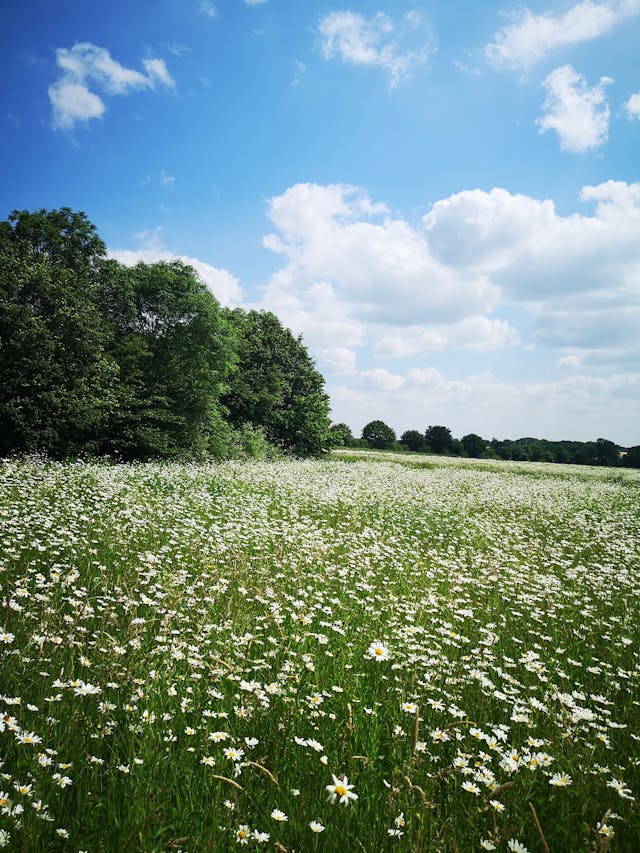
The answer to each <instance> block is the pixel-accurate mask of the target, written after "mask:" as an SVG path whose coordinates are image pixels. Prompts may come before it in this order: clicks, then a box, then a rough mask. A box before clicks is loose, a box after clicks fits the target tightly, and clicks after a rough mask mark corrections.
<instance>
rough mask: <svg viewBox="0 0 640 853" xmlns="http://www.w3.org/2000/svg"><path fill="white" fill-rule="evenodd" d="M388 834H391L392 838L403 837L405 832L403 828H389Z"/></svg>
mask: <svg viewBox="0 0 640 853" xmlns="http://www.w3.org/2000/svg"><path fill="white" fill-rule="evenodd" d="M387 835H390V836H391V837H392V838H401V837H402V836H403V835H404V832H403V831H402V830H401V829H394V828H393V827H392V828H391V829H388V830H387Z"/></svg>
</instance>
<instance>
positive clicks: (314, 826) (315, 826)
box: [309, 820, 324, 832]
mask: <svg viewBox="0 0 640 853" xmlns="http://www.w3.org/2000/svg"><path fill="white" fill-rule="evenodd" d="M309 829H310V830H311V832H324V826H323V825H322V824H321V823H320V821H319V820H311V821H309Z"/></svg>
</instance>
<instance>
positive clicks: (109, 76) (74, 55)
mask: <svg viewBox="0 0 640 853" xmlns="http://www.w3.org/2000/svg"><path fill="white" fill-rule="evenodd" d="M56 63H57V65H58V68H59V69H60V70H61V72H62V73H61V76H60V78H59V79H58V80H57V81H56V82H55V83H53V84H52V85H51V86H50V87H49V100H50V101H51V106H52V108H53V119H52V124H53V127H55V128H57V129H61V130H72V129H73V127H74V126H75V124H76V122H87V121H89V120H90V119H92V118H100V117H101V116H102V115H103V114H104V111H105V109H106V108H105V105H104V101H103V99H102V97H101V96H100V95H98V94H96V93H95V92H93V91H91V89H90V88H89V86H90V85H91V86H93V87H97V88H98V89H99V90H100V91H101V94H102V95H126V94H128V93H129V92H131V91H135V90H139V89H153V88H154V87H155V85H156V83H159V84H161V85H163V86H165V87H167V88H173V87H174V85H175V83H174V81H173V78H172V77H171V75H170V73H169V71H168V69H167V66H166V64H165V62H164V60H162V59H154V58H150V59H146V60H144V61H143V66H144V68H145V71H146V74H142V73H141V72H140V71H136V70H135V69H133V68H127V67H126V66H124V65H121V64H120V63H119V62H117V61H116V60H115V59H113V58H112V57H111V54H110V53H109V51H108V50H106V49H105V48H103V47H97V46H96V45H94V44H90V43H89V42H82V43H77V44H75V45H74V46H73V47H72V48H70V49H67V48H59V49H58V50H56Z"/></svg>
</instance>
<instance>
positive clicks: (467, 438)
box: [460, 432, 487, 459]
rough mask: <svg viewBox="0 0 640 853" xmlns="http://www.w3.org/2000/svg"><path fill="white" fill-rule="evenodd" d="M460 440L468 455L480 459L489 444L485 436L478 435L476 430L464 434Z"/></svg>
mask: <svg viewBox="0 0 640 853" xmlns="http://www.w3.org/2000/svg"><path fill="white" fill-rule="evenodd" d="M460 442H461V444H462V447H463V449H464V452H465V453H466V454H467V456H470V457H472V458H473V459H479V458H480V457H481V456H482V454H483V452H484V450H485V448H486V446H487V442H486V441H485V440H484V438H481V437H480V436H479V435H476V433H475V432H470V433H469V434H468V435H463V436H462V438H461V439H460Z"/></svg>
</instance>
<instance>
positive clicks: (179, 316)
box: [100, 261, 234, 458]
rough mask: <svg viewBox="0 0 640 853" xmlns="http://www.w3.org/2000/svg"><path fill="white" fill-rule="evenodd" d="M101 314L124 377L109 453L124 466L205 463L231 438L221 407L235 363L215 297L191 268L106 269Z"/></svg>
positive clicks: (107, 440) (108, 435) (112, 265)
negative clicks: (179, 458) (163, 460)
mask: <svg viewBox="0 0 640 853" xmlns="http://www.w3.org/2000/svg"><path fill="white" fill-rule="evenodd" d="M100 307H101V310H102V314H103V317H104V319H105V323H106V325H107V327H108V330H109V353H110V355H111V356H112V357H113V359H114V361H115V362H116V363H117V364H118V367H119V370H120V377H119V382H118V385H117V402H118V405H117V408H116V409H115V411H114V412H113V414H112V416H111V419H110V421H109V423H108V428H107V429H106V430H105V434H104V437H103V441H102V449H103V450H106V451H109V452H112V453H116V454H118V455H120V456H123V457H125V458H131V457H135V458H148V457H152V456H175V455H176V454H178V453H187V454H189V455H198V454H203V453H205V452H207V451H208V450H211V449H215V447H216V444H217V443H219V439H220V436H219V433H220V432H221V431H222V432H224V430H225V425H224V422H223V419H222V414H221V409H220V405H219V399H220V396H221V393H222V391H223V389H224V387H225V385H224V383H225V381H226V379H227V376H228V374H229V372H230V370H231V367H232V365H233V361H234V351H233V336H232V332H231V329H230V327H229V324H228V322H227V320H226V318H225V317H224V315H223V312H222V311H221V309H220V306H219V305H218V302H217V300H216V299H215V297H214V296H213V295H212V294H211V293H210V292H209V291H208V290H207V289H206V287H205V285H204V284H203V283H202V282H201V281H200V280H199V279H198V277H197V276H196V274H195V273H194V271H193V270H192V269H191V268H190V267H188V266H186V265H185V264H183V263H181V262H179V261H174V262H172V263H156V264H144V263H139V264H138V265H137V266H135V267H133V268H127V267H123V266H122V265H120V264H118V263H117V262H115V261H107V262H106V263H105V264H104V265H103V271H102V284H101V288H100Z"/></svg>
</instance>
